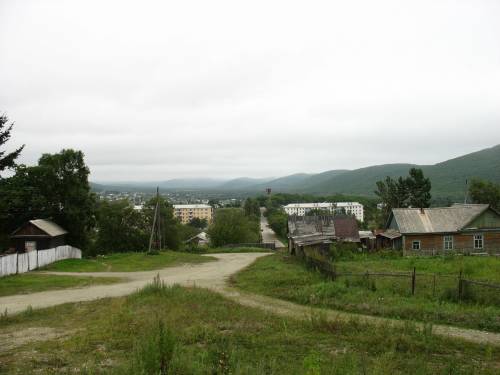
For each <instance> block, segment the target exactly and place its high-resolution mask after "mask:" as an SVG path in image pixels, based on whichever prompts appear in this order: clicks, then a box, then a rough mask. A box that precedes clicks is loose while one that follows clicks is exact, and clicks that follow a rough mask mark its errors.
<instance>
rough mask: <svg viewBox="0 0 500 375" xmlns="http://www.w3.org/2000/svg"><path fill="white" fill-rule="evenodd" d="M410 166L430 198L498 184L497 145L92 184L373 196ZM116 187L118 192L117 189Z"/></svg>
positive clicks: (499, 153) (499, 150) (131, 188)
mask: <svg viewBox="0 0 500 375" xmlns="http://www.w3.org/2000/svg"><path fill="white" fill-rule="evenodd" d="M412 167H416V168H422V170H423V171H424V174H425V176H427V177H429V178H430V179H431V182H432V195H433V197H434V198H444V197H447V198H451V199H459V198H462V197H463V196H464V192H465V188H466V187H465V180H466V179H469V180H470V179H471V178H474V177H477V178H482V179H487V180H490V181H494V182H497V183H500V145H497V146H495V147H491V148H487V149H484V150H481V151H478V152H473V153H471V154H467V155H464V156H460V157H458V158H454V159H451V160H447V161H444V162H441V163H437V164H434V165H415V164H384V165H375V166H371V167H366V168H360V169H355V170H343V169H341V170H331V171H326V172H323V173H317V174H306V173H297V174H292V175H289V176H284V177H279V178H274V179H265V178H262V179H260V178H248V177H241V178H236V179H232V180H221V179H209V178H199V179H174V180H168V181H163V182H157V183H154V182H150V183H136V184H134V183H126V184H110V185H107V184H106V185H104V184H92V185H93V186H92V187H93V189H94V190H95V189H100V190H104V189H107V190H124V189H128V190H129V191H136V190H140V189H141V188H145V187H146V186H147V187H148V189H151V188H152V187H154V186H157V185H159V186H160V188H163V189H198V190H204V189H210V190H233V191H236V190H239V191H248V192H251V191H253V192H258V191H262V192H263V191H264V189H265V188H267V187H270V188H272V189H273V191H274V192H290V193H293V192H295V193H310V194H323V195H327V194H337V193H338V194H347V195H364V196H374V195H375V193H374V190H375V187H376V182H377V181H379V180H383V179H384V178H385V177H386V176H391V177H393V178H397V177H399V176H407V175H408V170H409V169H410V168H412ZM120 187H121V188H122V189H120Z"/></svg>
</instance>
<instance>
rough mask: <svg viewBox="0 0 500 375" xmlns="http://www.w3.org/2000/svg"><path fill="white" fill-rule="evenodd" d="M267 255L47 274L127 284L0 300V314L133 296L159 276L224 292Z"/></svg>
mask: <svg viewBox="0 0 500 375" xmlns="http://www.w3.org/2000/svg"><path fill="white" fill-rule="evenodd" d="M264 255H267V254H266V253H242V254H210V256H213V257H216V258H217V259H219V260H218V261H217V262H207V263H202V264H185V265H182V266H178V267H168V268H164V269H161V270H154V271H144V272H47V273H50V274H61V275H77V276H99V277H106V276H113V277H123V278H125V279H126V280H127V281H126V282H123V283H117V284H110V285H95V286H90V287H85V288H71V289H63V290H52V291H45V292H39V293H32V294H22V295H14V296H6V297H0V312H1V313H4V312H5V311H7V313H8V314H14V313H17V312H20V311H24V310H26V308H28V306H31V307H32V308H43V307H49V306H54V305H60V304H62V303H68V302H80V301H91V300H94V299H98V298H104V297H120V296H124V295H127V294H131V293H133V292H135V291H137V290H138V289H140V288H142V287H144V286H145V285H146V284H148V283H150V282H151V281H152V280H153V278H154V277H155V276H156V275H157V274H159V275H160V278H161V279H162V280H163V281H164V282H165V283H166V284H168V285H172V284H180V285H184V286H193V285H197V286H201V287H206V288H211V289H221V288H223V286H224V285H225V282H226V279H227V278H228V277H229V276H230V275H232V274H233V273H235V272H238V271H239V270H241V269H242V268H244V267H246V266H248V265H249V264H251V263H252V262H253V261H254V260H255V259H257V258H258V257H261V256H264Z"/></svg>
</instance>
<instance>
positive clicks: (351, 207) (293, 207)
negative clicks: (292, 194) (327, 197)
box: [283, 202, 364, 221]
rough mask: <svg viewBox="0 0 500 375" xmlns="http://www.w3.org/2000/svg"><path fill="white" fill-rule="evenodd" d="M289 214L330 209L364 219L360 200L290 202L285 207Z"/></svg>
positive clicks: (333, 211)
mask: <svg viewBox="0 0 500 375" xmlns="http://www.w3.org/2000/svg"><path fill="white" fill-rule="evenodd" d="M283 208H284V210H285V212H286V213H287V215H297V216H304V215H306V214H307V213H308V212H309V211H311V210H321V211H328V212H330V213H332V214H333V213H340V212H342V211H344V212H345V213H346V214H349V215H354V216H355V217H356V219H358V220H359V221H363V220H364V209H363V205H362V204H360V203H358V202H335V203H328V202H323V203H290V204H287V205H286V206H284V207H283Z"/></svg>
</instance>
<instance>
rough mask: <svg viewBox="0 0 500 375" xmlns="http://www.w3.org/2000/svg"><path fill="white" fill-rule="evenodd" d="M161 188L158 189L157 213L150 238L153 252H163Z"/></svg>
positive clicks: (155, 213) (150, 248)
mask: <svg viewBox="0 0 500 375" xmlns="http://www.w3.org/2000/svg"><path fill="white" fill-rule="evenodd" d="M160 211H161V210H160V188H159V187H157V188H156V205H155V212H154V216H153V226H152V227H151V236H150V237H149V249H148V252H151V250H158V251H160V250H161V248H162V247H161V212H160Z"/></svg>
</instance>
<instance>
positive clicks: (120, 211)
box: [94, 200, 149, 254]
mask: <svg viewBox="0 0 500 375" xmlns="http://www.w3.org/2000/svg"><path fill="white" fill-rule="evenodd" d="M96 218H97V232H96V233H97V235H96V241H95V245H94V248H95V253H99V254H103V253H108V252H125V251H143V250H146V249H147V246H148V240H149V233H148V232H147V227H146V223H145V217H144V215H143V214H142V213H141V212H140V211H137V210H135V209H134V207H133V205H132V204H131V203H130V202H129V201H127V200H120V201H114V202H107V201H102V202H100V203H99V205H98V208H97V214H96Z"/></svg>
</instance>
